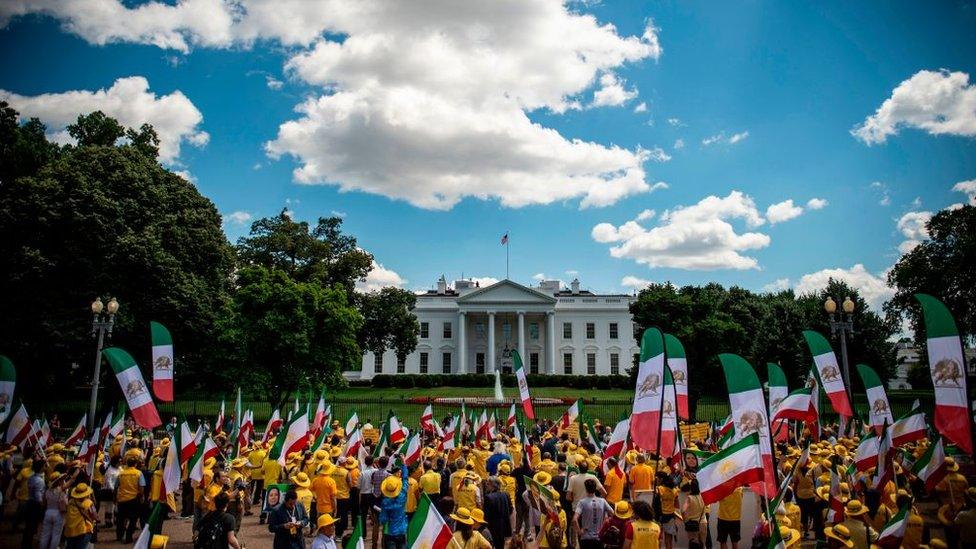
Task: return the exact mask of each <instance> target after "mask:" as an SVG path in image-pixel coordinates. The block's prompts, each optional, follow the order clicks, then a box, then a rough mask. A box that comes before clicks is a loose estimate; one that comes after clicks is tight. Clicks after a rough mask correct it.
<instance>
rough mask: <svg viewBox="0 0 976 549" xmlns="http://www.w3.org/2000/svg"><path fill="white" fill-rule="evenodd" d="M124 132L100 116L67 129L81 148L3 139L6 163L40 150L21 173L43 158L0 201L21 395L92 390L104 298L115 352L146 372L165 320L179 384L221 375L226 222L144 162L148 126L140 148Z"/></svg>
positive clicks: (148, 158)
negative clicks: (218, 352) (217, 355)
mask: <svg viewBox="0 0 976 549" xmlns="http://www.w3.org/2000/svg"><path fill="white" fill-rule="evenodd" d="M9 115H10V113H9V112H7V113H6V114H5V115H4V117H3V120H5V121H6V120H8V119H9ZM14 115H15V113H14ZM119 127H121V126H119V124H118V123H117V122H116V121H114V120H112V119H111V118H108V117H105V116H104V115H101V114H99V113H95V114H93V115H89V116H81V117H79V119H78V123H77V124H75V125H73V126H72V130H71V131H72V132H73V133H75V134H76V136H80V138H79V143H78V145H77V146H72V147H65V148H63V149H62V150H60V151H58V152H56V151H55V149H52V148H45V147H43V146H41V145H40V144H39V143H36V140H37V139H38V136H40V135H43V127H42V126H37V125H33V126H32V125H31V123H28V124H27V125H25V126H23V127H22V128H21V130H20V131H14V132H10V131H7V130H4V131H3V134H2V139H3V142H2V143H0V150H2V151H4V154H6V153H7V151H15V152H14V153H13V154H18V153H16V151H17V150H20V151H24V147H23V145H22V144H23V142H25V141H26V142H30V143H32V145H31V146H29V147H27V151H26V152H24V153H23V154H22V156H23V158H22V160H23V162H22V163H21V164H20V165H21V166H29V165H32V164H33V163H36V162H38V161H39V159H46V161H45V162H46V163H45V164H44V165H43V166H41V167H39V168H38V169H36V170H35V171H34V173H29V172H30V171H31V170H30V169H24V168H20V169H18V170H15V172H17V171H26V172H28V173H27V174H26V175H22V176H20V177H16V178H14V179H12V180H9V181H8V180H5V181H4V182H3V192H2V193H0V212H2V214H0V234H2V235H3V238H0V257H2V258H3V260H2V261H0V280H3V283H4V291H3V292H0V307H2V308H3V310H4V311H5V314H3V315H0V349H4V353H5V354H8V355H10V356H11V357H12V358H13V359H14V361H15V363H17V365H18V366H19V367H20V368H22V369H27V371H30V372H31V375H29V376H22V377H21V378H20V379H21V383H19V384H18V385H19V386H18V393H20V391H21V390H23V391H24V393H22V394H27V395H40V394H42V393H43V394H47V395H50V394H62V395H66V394H68V393H67V392H66V390H67V389H68V388H71V387H76V386H78V385H85V384H87V383H89V382H90V379H91V368H92V367H91V364H92V361H93V360H94V357H93V355H94V352H95V348H94V347H95V346H94V343H93V342H92V339H91V336H90V333H89V332H90V329H91V325H90V324H89V322H90V320H91V317H90V313H89V312H88V305H89V303H90V302H91V300H92V299H93V298H95V297H96V296H102V297H108V296H110V295H111V296H115V297H117V298H118V299H119V301H120V302H121V304H122V308H121V311H120V314H119V315H117V317H116V326H115V330H114V332H115V333H114V340H113V343H114V344H118V345H120V346H122V347H125V348H127V349H128V350H129V351H131V352H132V353H133V355H134V356H135V357H136V358H137V360H139V362H140V363H141V364H147V363H148V361H149V357H150V353H149V327H148V324H149V321H150V320H158V321H160V322H162V323H163V324H166V325H167V326H168V327H169V328H170V330H171V331H172V332H173V338H174V341H175V343H176V351H177V353H178V356H177V364H178V366H177V370H176V374H177V376H178V377H177V384H178V385H177V387H186V386H187V385H184V383H186V384H190V383H197V382H200V383H206V382H207V380H208V379H212V378H213V375H212V373H211V366H212V364H213V361H214V356H213V353H214V341H215V340H216V339H217V336H218V335H219V334H218V333H217V326H218V324H219V323H218V321H219V319H220V318H222V317H223V316H225V314H226V311H227V307H228V305H229V301H228V297H229V290H230V280H231V272H232V269H233V265H234V255H233V250H232V248H231V247H230V245H229V243H228V242H227V239H226V237H225V236H224V233H223V230H222V228H221V219H220V215H219V214H218V213H217V209H216V208H215V207H214V205H213V203H212V202H210V200H208V199H207V198H205V197H203V196H202V195H201V194H200V193H199V192H198V190H197V189H196V187H194V186H193V185H192V184H190V183H188V182H186V181H185V180H184V179H183V178H181V177H179V176H177V175H175V174H173V173H171V172H169V171H167V170H166V169H164V168H163V167H161V166H160V165H159V164H158V163H157V162H156V159H155V155H147V154H146V147H145V143H153V142H155V140H156V138H155V133H154V132H153V131H152V128H151V127H148V126H144V127H143V128H142V130H141V131H140V132H138V133H139V134H145V135H143V137H142V139H143V140H144V144H143V145H135V144H129V143H122V144H116V143H117V141H118V140H117V136H118V131H119V130H118V128H119ZM76 128H77V129H76ZM8 129H9V128H8ZM25 134H26V137H25ZM113 135H114V136H116V138H115V139H112V136H113ZM4 167H5V168H6V165H5V166H4ZM103 371H104V369H103ZM106 381H109V378H108V377H107V374H106V378H105V379H103V383H106ZM105 386H106V387H107V388H108V390H112V388H113V387H114V386H115V384H114V383H112V384H106V385H105ZM52 390H53V391H55V392H52ZM116 390H117V389H116ZM57 391H61V392H57Z"/></svg>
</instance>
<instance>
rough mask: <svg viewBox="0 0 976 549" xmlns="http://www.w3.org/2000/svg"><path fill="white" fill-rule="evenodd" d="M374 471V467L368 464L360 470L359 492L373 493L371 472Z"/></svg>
mask: <svg viewBox="0 0 976 549" xmlns="http://www.w3.org/2000/svg"><path fill="white" fill-rule="evenodd" d="M375 471H376V467H373V466H369V467H367V468H365V469H363V470H362V472H361V473H360V475H359V493H360V494H365V493H367V492H368V493H370V494H372V493H373V473H374V472H375Z"/></svg>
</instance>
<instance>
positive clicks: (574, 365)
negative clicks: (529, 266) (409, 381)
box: [346, 277, 640, 379]
mask: <svg viewBox="0 0 976 549" xmlns="http://www.w3.org/2000/svg"><path fill="white" fill-rule="evenodd" d="M633 300H634V297H633V296H630V295H626V294H594V293H592V292H589V291H586V290H580V283H579V280H573V282H572V283H571V285H570V288H568V289H566V288H564V287H562V285H561V284H560V282H559V281H556V280H547V281H543V282H541V283H540V284H539V286H537V287H529V286H523V285H521V284H518V283H516V282H513V281H511V280H502V281H500V282H496V283H495V284H492V285H491V286H486V287H484V288H481V287H479V286H478V284H477V283H475V282H472V281H470V280H458V281H455V283H454V287H453V288H451V287H449V286H448V284H447V281H446V280H444V277H441V279H440V280H438V281H437V289H436V290H429V291H427V292H426V293H422V294H418V295H417V305H416V308H415V309H414V310H413V313H414V314H415V315H416V316H417V320H418V321H419V322H420V336H419V338H418V340H417V349H416V350H415V351H414V352H413V353H411V354H409V355H407V357H406V360H404V361H399V360H398V359H397V356H396V353H395V352H394V351H393V350H387V351H386V352H385V353H383V355H382V356H376V355H374V354H373V353H372V352H367V353H365V354H364V355H363V367H362V371H361V372H347V373H346V376H347V377H348V378H350V379H369V378H372V377H373V376H374V375H376V374H379V373H383V374H403V373H407V374H464V373H492V372H494V370H495V369H496V368H497V369H499V370H501V371H502V373H509V372H511V371H512V359H511V357H510V353H509V350H511V349H517V350H518V351H519V355H520V356H522V361H523V363H524V365H525V368H527V369H528V371H529V373H549V374H577V375H581V374H589V375H608V374H624V373H625V372H626V370H627V368H629V367H630V365H631V364H632V363H633V360H634V355H636V354H639V353H640V347H639V346H638V343H637V341H636V340H635V339H634V328H633V322H632V318H631V315H630V304H631V302H632V301H633Z"/></svg>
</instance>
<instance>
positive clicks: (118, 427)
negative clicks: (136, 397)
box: [104, 403, 125, 444]
mask: <svg viewBox="0 0 976 549" xmlns="http://www.w3.org/2000/svg"><path fill="white" fill-rule="evenodd" d="M124 429H125V405H124V404H122V403H119V407H118V409H117V410H115V412H114V413H113V414H112V425H111V426H110V427H109V428H108V436H107V437H105V439H104V440H105V443H106V444H108V442H109V441H111V440H114V439H115V437H116V436H117V435H121V434H122V431H123V430H124Z"/></svg>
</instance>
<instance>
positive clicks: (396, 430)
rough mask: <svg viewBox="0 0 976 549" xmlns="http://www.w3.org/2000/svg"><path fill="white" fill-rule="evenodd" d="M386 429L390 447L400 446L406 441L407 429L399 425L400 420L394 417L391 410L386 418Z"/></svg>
mask: <svg viewBox="0 0 976 549" xmlns="http://www.w3.org/2000/svg"><path fill="white" fill-rule="evenodd" d="M386 429H387V435H388V436H389V442H390V444H391V445H396V444H400V443H401V442H403V441H404V440H407V428H406V427H404V426H403V424H401V423H400V419H399V418H398V417H396V414H394V413H393V410H390V415H389V416H388V417H387V420H386Z"/></svg>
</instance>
